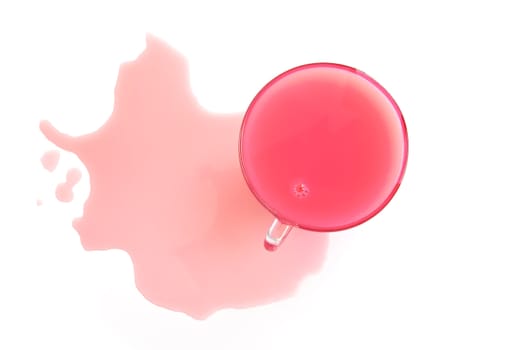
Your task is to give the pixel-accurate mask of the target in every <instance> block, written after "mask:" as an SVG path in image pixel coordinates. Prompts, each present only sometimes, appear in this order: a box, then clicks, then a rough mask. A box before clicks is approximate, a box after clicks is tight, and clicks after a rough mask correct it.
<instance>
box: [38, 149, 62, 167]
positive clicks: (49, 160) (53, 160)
mask: <svg viewBox="0 0 526 350" xmlns="http://www.w3.org/2000/svg"><path fill="white" fill-rule="evenodd" d="M59 159H60V152H59V151H47V152H46V153H44V154H43V155H42V157H41V158H40V162H41V163H42V166H43V167H44V169H46V170H47V171H49V172H53V171H54V170H55V169H56V168H57V165H58V161H59Z"/></svg>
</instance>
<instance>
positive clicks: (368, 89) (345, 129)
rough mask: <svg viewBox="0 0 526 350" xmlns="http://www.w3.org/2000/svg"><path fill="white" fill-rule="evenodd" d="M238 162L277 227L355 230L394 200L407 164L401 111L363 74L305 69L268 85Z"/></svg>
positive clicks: (250, 115) (253, 110) (250, 116)
mask: <svg viewBox="0 0 526 350" xmlns="http://www.w3.org/2000/svg"><path fill="white" fill-rule="evenodd" d="M240 147H241V162H242V164H243V171H244V174H245V177H246V179H247V181H248V183H249V185H250V187H251V189H252V191H253V192H254V194H255V195H256V196H257V197H258V198H259V199H260V201H261V202H262V204H264V205H265V206H266V207H267V208H268V209H269V210H270V211H272V213H273V214H274V215H275V216H276V217H277V218H279V219H281V220H282V221H283V222H286V223H289V224H292V225H298V226H300V227H302V228H306V229H310V230H316V231H336V230H342V229H345V228H349V227H352V226H355V225H358V224H360V223H362V222H364V221H365V220H367V219H369V218H370V217H372V216H374V215H375V214H376V213H377V212H378V211H379V210H381V209H382V208H383V207H384V206H385V205H386V204H387V202H388V201H389V200H390V199H391V197H392V196H393V195H394V192H395V191H396V189H397V188H398V186H399V184H400V181H401V177H402V175H403V172H404V169H405V164H406V160H407V134H406V129H405V124H404V121H403V118H402V115H401V113H400V110H399V109H398V107H397V106H396V104H395V103H394V101H393V100H392V99H391V98H390V96H389V95H388V94H387V93H386V92H385V90H383V88H381V87H380V86H379V85H378V83H376V82H375V81H373V80H372V79H371V78H369V77H368V76H366V75H365V74H363V73H361V72H359V71H356V70H355V69H352V68H350V67H344V66H340V65H333V64H315V65H306V66H303V67H299V68H296V69H293V70H291V71H289V72H286V73H284V74H282V75H281V76H280V77H278V78H277V79H275V80H273V81H272V82H271V83H269V84H268V85H267V86H266V87H265V88H264V89H263V90H262V91H261V92H260V93H259V94H258V96H257V97H256V98H255V99H254V101H253V103H252V104H251V106H250V108H249V109H248V111H247V114H246V117H245V121H244V125H243V130H242V138H241V144H240Z"/></svg>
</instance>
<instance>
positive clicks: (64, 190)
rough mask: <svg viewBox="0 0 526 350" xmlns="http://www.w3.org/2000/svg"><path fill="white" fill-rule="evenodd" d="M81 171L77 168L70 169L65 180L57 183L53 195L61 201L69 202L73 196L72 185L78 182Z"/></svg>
mask: <svg viewBox="0 0 526 350" xmlns="http://www.w3.org/2000/svg"><path fill="white" fill-rule="evenodd" d="M81 177H82V173H81V172H80V170H78V169H70V170H69V171H68V173H67V175H66V181H65V182H63V183H61V184H58V185H57V188H56V190H55V196H56V197H57V199H58V200H59V201H61V202H64V203H67V202H71V201H72V200H73V198H74V195H73V187H75V185H76V184H78V183H79V181H80V178H81Z"/></svg>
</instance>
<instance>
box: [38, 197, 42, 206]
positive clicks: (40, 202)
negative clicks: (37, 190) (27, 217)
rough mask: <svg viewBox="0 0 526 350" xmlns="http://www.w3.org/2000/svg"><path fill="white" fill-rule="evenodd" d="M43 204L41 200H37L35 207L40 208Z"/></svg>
mask: <svg viewBox="0 0 526 350" xmlns="http://www.w3.org/2000/svg"><path fill="white" fill-rule="evenodd" d="M42 204H43V202H42V199H37V207H40V206H41V205H42Z"/></svg>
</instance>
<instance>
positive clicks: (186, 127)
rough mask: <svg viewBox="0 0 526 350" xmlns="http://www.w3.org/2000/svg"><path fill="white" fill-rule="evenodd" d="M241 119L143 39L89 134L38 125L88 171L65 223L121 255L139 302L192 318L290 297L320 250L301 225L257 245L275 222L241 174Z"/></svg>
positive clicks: (91, 245) (178, 59)
mask: <svg viewBox="0 0 526 350" xmlns="http://www.w3.org/2000/svg"><path fill="white" fill-rule="evenodd" d="M227 88H228V82H225V89H227ZM242 117H243V115H242V113H236V114H231V115H219V114H214V113H210V112H208V111H206V110H204V109H202V108H201V107H200V106H199V105H198V103H197V101H196V99H195V98H194V96H193V95H192V92H191V90H190V85H189V76H188V67H187V63H186V61H185V59H184V58H183V57H182V56H181V55H180V54H179V53H177V52H176V51H174V50H172V49H171V48H169V47H168V46H167V45H166V44H164V43H163V42H161V41H159V40H158V39H156V38H154V37H151V36H148V37H147V48H146V50H145V51H144V52H143V53H142V54H141V55H140V56H139V57H138V58H137V60H135V61H134V62H128V63H125V64H123V65H122V66H121V68H120V72H119V77H118V81H117V84H116V88H115V106H114V110H113V113H112V115H111V117H110V118H109V120H108V121H107V123H106V124H104V125H103V126H102V127H101V128H100V129H99V130H98V131H96V132H94V133H91V134H87V135H83V136H80V137H71V136H68V135H65V134H62V133H60V132H59V131H57V130H56V129H55V128H54V127H53V126H52V125H51V124H50V123H49V122H45V121H44V122H42V123H41V126H40V127H41V130H42V132H43V133H44V135H45V136H46V137H47V138H48V139H49V140H50V141H51V142H53V143H54V144H55V145H57V146H58V147H60V148H62V149H64V150H67V151H70V152H73V153H75V154H76V155H77V156H78V157H79V159H80V160H81V161H82V162H83V163H84V165H85V166H86V168H87V170H88V172H89V176H90V185H91V193H90V195H89V198H88V199H87V201H86V203H85V207H84V216H83V217H82V218H79V219H77V220H75V221H74V224H73V225H74V228H75V229H76V230H77V231H78V233H79V235H80V238H81V242H82V245H83V246H84V248H85V249H87V250H105V249H115V248H117V249H122V250H124V251H126V252H128V253H129V255H130V257H131V259H132V261H133V265H134V268H135V282H136V285H137V288H138V289H139V291H140V292H141V293H142V294H143V295H144V296H145V297H146V298H147V299H148V300H150V301H151V302H152V303H154V304H156V305H159V306H162V307H165V308H168V309H171V310H175V311H180V312H184V313H186V314H188V315H190V316H191V317H194V318H197V319H204V318H206V317H208V316H209V315H211V314H212V313H214V312H215V311H217V310H219V309H223V308H246V307H251V306H257V305H261V304H265V303H269V302H273V301H277V300H280V299H283V298H287V297H290V296H292V295H293V294H294V292H295V290H296V289H297V287H298V286H299V284H300V282H301V281H302V280H303V279H304V278H305V277H306V276H308V275H309V274H312V273H314V272H316V271H318V270H319V269H320V268H321V266H322V264H323V261H324V257H325V253H326V250H327V246H328V238H327V235H325V234H319V233H313V232H306V231H302V230H299V229H298V230H295V231H294V234H293V235H291V237H290V238H289V239H287V242H286V244H284V246H283V247H282V248H281V249H279V250H278V251H276V252H274V253H269V252H267V251H265V249H264V248H263V239H264V235H265V232H266V230H267V229H268V227H269V225H270V224H271V222H272V219H273V218H272V216H271V215H270V214H269V213H268V212H267V211H266V210H265V209H264V208H263V207H262V206H261V205H260V204H259V203H258V202H257V200H256V199H255V198H254V197H253V196H252V194H251V193H250V191H249V190H248V188H247V186H246V184H245V182H244V180H243V176H242V173H241V170H240V166H239V161H238V140H239V130H240V126H241V121H242Z"/></svg>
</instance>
